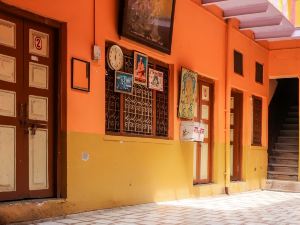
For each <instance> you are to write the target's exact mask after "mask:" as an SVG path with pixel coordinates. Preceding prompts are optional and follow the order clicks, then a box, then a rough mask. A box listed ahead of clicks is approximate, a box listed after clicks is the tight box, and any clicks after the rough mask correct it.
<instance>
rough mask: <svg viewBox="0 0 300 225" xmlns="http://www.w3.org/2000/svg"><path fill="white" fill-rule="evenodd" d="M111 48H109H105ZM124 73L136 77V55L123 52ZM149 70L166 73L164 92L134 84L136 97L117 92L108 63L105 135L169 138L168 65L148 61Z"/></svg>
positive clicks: (127, 51) (126, 51)
mask: <svg viewBox="0 0 300 225" xmlns="http://www.w3.org/2000/svg"><path fill="white" fill-rule="evenodd" d="M106 47H107V48H108V47H109V44H107V46H106ZM122 50H123V53H124V66H123V71H124V72H126V73H133V51H129V50H127V49H122ZM148 66H149V68H153V69H156V70H159V71H161V72H163V73H164V90H163V92H159V91H155V90H152V89H149V88H148V87H145V86H142V85H139V84H134V87H133V94H132V95H127V94H122V93H116V92H114V71H112V70H111V69H110V68H109V66H108V65H107V63H106V66H105V68H106V76H105V123H106V126H105V131H106V133H107V134H116V135H128V136H147V137H168V135H169V133H168V129H169V116H168V110H169V107H168V101H169V99H168V89H169V86H168V85H169V82H168V75H169V68H168V65H167V64H164V63H162V62H159V61H156V60H154V59H151V58H149V65H148Z"/></svg>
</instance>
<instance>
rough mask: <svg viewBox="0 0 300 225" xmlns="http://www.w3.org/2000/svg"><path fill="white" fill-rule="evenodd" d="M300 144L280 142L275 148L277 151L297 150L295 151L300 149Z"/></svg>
mask: <svg viewBox="0 0 300 225" xmlns="http://www.w3.org/2000/svg"><path fill="white" fill-rule="evenodd" d="M298 144H299V143H280V142H277V143H275V148H276V149H292V150H295V149H297V150H298V149H299V145H298Z"/></svg>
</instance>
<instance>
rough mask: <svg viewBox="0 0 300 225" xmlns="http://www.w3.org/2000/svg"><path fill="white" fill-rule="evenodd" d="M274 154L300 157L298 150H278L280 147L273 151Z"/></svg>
mask: <svg viewBox="0 0 300 225" xmlns="http://www.w3.org/2000/svg"><path fill="white" fill-rule="evenodd" d="M271 154H272V156H275V157H277V156H279V157H297V158H298V157H299V156H298V150H297V151H295V150H278V149H274V150H273V151H272V153H271Z"/></svg>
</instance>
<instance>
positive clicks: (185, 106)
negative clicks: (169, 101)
mask: <svg viewBox="0 0 300 225" xmlns="http://www.w3.org/2000/svg"><path fill="white" fill-rule="evenodd" d="M197 76H198V74H197V73H196V72H193V71H191V70H188V69H186V68H182V69H181V84H180V99H179V108H178V117H180V118H184V119H193V118H194V114H195V113H194V111H195V108H196V107H195V106H196V103H195V98H196V90H197Z"/></svg>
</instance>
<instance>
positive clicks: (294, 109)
mask: <svg viewBox="0 0 300 225" xmlns="http://www.w3.org/2000/svg"><path fill="white" fill-rule="evenodd" d="M289 111H297V112H299V106H298V105H293V106H291V107H290V109H289Z"/></svg>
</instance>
